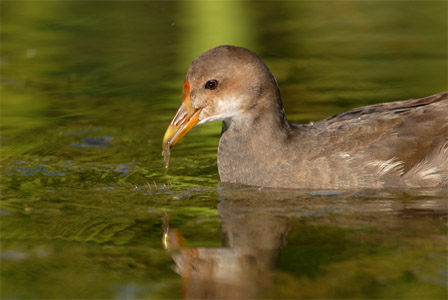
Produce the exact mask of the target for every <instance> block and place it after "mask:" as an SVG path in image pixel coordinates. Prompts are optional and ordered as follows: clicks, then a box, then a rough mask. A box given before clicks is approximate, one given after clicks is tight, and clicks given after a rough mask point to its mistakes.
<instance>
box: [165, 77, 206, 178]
mask: <svg viewBox="0 0 448 300" xmlns="http://www.w3.org/2000/svg"><path fill="white" fill-rule="evenodd" d="M200 112H201V110H200V109H194V108H193V107H192V106H191V102H190V83H189V82H188V81H185V82H184V87H183V90H182V101H181V103H180V106H179V108H178V110H177V113H176V115H175V116H174V118H173V120H172V121H171V124H170V125H169V126H168V128H167V129H166V132H165V135H164V136H163V142H162V148H163V152H162V154H163V156H164V161H165V170H166V171H168V167H169V161H170V148H171V147H173V146H174V145H176V144H177V142H179V141H180V140H181V139H182V138H183V137H184V136H185V135H186V134H187V133H188V132H189V131H190V130H191V129H192V128H193V127H194V126H196V124H197V123H198V122H199V113H200Z"/></svg>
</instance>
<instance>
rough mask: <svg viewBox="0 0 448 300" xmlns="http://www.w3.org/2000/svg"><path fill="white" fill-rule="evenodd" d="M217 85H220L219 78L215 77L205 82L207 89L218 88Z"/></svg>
mask: <svg viewBox="0 0 448 300" xmlns="http://www.w3.org/2000/svg"><path fill="white" fill-rule="evenodd" d="M217 86H218V80H215V79H213V80H209V81H207V83H206V84H205V88H206V89H207V90H214V89H216V87H217Z"/></svg>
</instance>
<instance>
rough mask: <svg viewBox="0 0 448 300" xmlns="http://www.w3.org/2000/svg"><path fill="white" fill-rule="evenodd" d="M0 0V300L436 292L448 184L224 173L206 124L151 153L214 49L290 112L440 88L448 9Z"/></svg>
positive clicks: (440, 4)
mask: <svg viewBox="0 0 448 300" xmlns="http://www.w3.org/2000/svg"><path fill="white" fill-rule="evenodd" d="M0 5H1V57H0V59H1V61H0V62H1V95H0V96H1V164H2V165H1V199H2V200H1V209H0V216H1V260H0V262H1V295H0V296H1V298H2V299H30V298H33V299H50V298H52V299H80V298H82V299H125V298H126V299H153V298H181V297H187V298H283V299H285V298H306V299H308V298H319V299H322V298H337V299H342V298H357V299H359V298H368V299H372V298H383V299H385V298H387V299H398V298H401V299H446V298H447V296H448V295H447V279H448V272H447V267H448V266H447V259H446V258H447V226H446V225H447V224H446V222H447V210H448V208H447V201H446V196H447V190H434V189H429V190H428V189H427V190H407V191H402V190H401V191H397V190H390V191H384V190H381V191H344V192H338V193H335V192H328V191H327V192H320V191H285V190H271V189H269V190H266V189H261V190H260V189H258V188H249V187H243V186H237V185H227V184H219V177H218V175H217V168H216V149H217V144H218V139H219V134H220V124H219V123H218V122H216V123H210V124H205V125H201V126H200V127H198V128H196V129H194V130H193V131H192V132H191V133H190V134H189V135H188V136H186V137H185V138H184V140H183V141H182V142H180V143H179V144H178V145H176V147H175V148H173V150H172V153H171V167H170V171H169V172H168V173H167V174H164V170H163V169H164V168H163V157H162V155H161V151H162V149H161V140H162V136H163V133H164V130H165V129H166V127H167V126H168V124H169V122H170V120H171V118H172V117H173V115H174V113H175V111H176V109H177V107H178V105H179V101H180V96H181V89H182V83H183V78H184V76H185V72H186V70H187V68H188V65H189V63H190V62H191V61H192V60H193V59H194V58H195V57H196V56H198V55H199V54H201V53H202V52H203V51H205V50H207V49H209V48H212V47H214V46H217V45H220V44H235V45H240V46H244V47H248V48H250V49H252V50H253V51H255V52H257V53H258V54H259V55H261V56H262V57H263V59H264V60H265V62H266V63H267V65H268V66H269V68H270V69H271V71H272V72H273V73H274V74H275V76H276V78H277V80H278V82H279V85H280V89H281V92H282V96H283V101H284V105H285V109H286V112H287V117H288V119H289V120H290V121H292V122H309V121H311V120H318V119H321V118H324V117H327V116H330V115H332V114H335V113H338V112H341V111H344V110H347V109H349V108H352V107H356V106H360V105H365V104H371V103H377V102H384V101H392V100H402V99H408V98H416V97H423V96H427V95H431V94H435V93H438V92H441V91H444V90H447V89H448V88H447V68H446V66H447V51H446V45H447V27H446V20H447V3H446V2H444V1H389V2H383V1H346V2H345V1H334V2H330V1H315V2H311V1H304V2H299V1H287V2H286V1H285V2H269V1H263V2H237V1H220V2H216V1H215V2H203V1H184V2H175V1H170V2H155V1H132V2H125V1H112V2H106V1H93V2H87V1H2V2H1V4H0ZM164 237H165V238H164ZM163 238H164V239H163ZM163 241H165V243H166V245H167V246H168V249H165V248H164V242H163Z"/></svg>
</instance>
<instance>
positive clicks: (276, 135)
mask: <svg viewBox="0 0 448 300" xmlns="http://www.w3.org/2000/svg"><path fill="white" fill-rule="evenodd" d="M276 100H278V101H272V99H271V101H269V102H268V101H266V102H262V101H260V102H259V105H257V106H256V107H255V108H254V111H253V112H252V115H251V117H250V118H247V119H246V120H225V121H224V122H223V127H222V133H221V138H220V141H219V148H218V169H219V173H220V177H221V180H222V181H225V182H240V183H247V184H251V182H246V180H245V177H246V176H247V174H246V172H248V171H249V170H251V171H252V174H253V172H254V171H255V172H257V171H258V170H259V171H260V172H266V170H267V169H270V168H271V167H272V166H273V165H274V164H275V163H276V157H279V155H280V153H281V152H282V151H285V141H286V140H287V139H288V134H289V129H290V125H289V123H288V122H287V120H286V118H285V114H284V110H283V106H282V104H281V100H280V99H276ZM260 174H261V173H260ZM252 178H253V180H254V181H257V180H259V179H257V178H256V176H255V177H254V176H253V175H252ZM259 184H260V183H259V182H258V184H256V185H259Z"/></svg>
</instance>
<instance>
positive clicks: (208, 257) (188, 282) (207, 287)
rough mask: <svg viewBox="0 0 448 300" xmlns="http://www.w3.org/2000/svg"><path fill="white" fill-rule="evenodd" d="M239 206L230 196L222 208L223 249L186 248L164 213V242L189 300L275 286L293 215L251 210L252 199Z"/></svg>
mask: <svg viewBox="0 0 448 300" xmlns="http://www.w3.org/2000/svg"><path fill="white" fill-rule="evenodd" d="M230 198H232V197H230ZM239 204H241V205H239ZM239 204H238V203H237V202H235V201H234V199H231V200H230V199H229V200H223V201H222V202H221V203H220V205H219V207H218V213H219V215H220V217H221V218H222V247H219V248H187V247H185V241H184V238H183V236H182V234H181V233H180V231H179V230H177V229H175V228H171V226H170V224H169V217H168V216H167V215H166V216H165V218H164V224H163V229H164V237H163V243H164V247H165V248H166V249H167V250H172V251H173V252H172V253H173V254H172V255H173V260H174V262H175V271H176V272H177V273H178V274H180V275H181V276H182V278H183V284H184V286H183V296H184V297H185V298H196V299H199V298H200V299H203V298H227V299H236V298H256V297H259V296H260V295H261V294H262V293H263V291H264V290H266V289H267V288H268V287H269V286H270V284H271V282H272V280H273V274H274V273H273V271H274V268H275V263H276V261H277V258H278V254H279V252H280V249H281V248H282V247H283V246H284V245H285V241H286V239H285V237H286V235H287V233H288V231H289V218H288V217H286V216H279V215H275V214H269V213H267V212H266V211H263V210H262V211H251V210H250V209H245V208H247V206H246V205H247V203H243V202H241V203H239Z"/></svg>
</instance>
